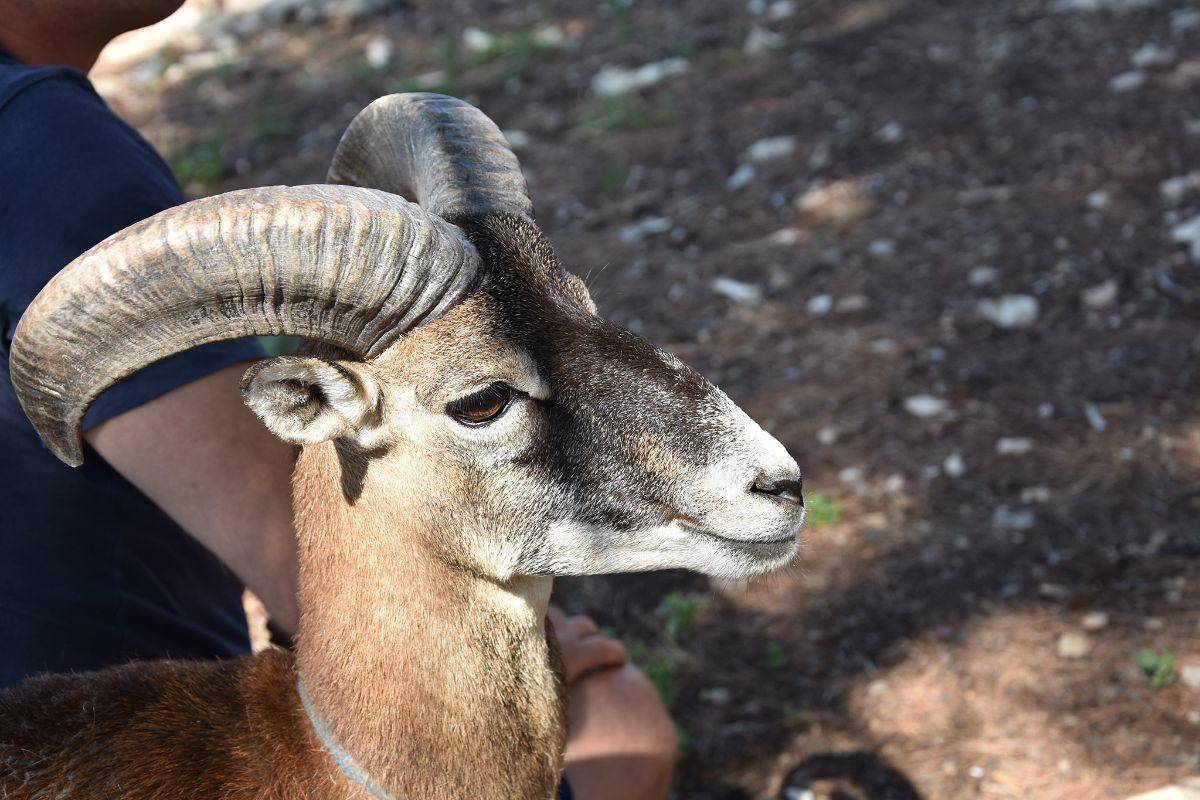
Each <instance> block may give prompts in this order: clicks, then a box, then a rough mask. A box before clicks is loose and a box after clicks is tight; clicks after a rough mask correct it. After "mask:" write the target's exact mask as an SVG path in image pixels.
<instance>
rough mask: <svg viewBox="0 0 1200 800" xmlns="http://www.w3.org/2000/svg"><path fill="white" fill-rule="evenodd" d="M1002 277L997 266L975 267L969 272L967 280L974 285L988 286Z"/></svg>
mask: <svg viewBox="0 0 1200 800" xmlns="http://www.w3.org/2000/svg"><path fill="white" fill-rule="evenodd" d="M999 277H1000V270H998V269H996V268H995V267H975V269H973V270H971V271H970V273H968V274H967V281H968V282H969V283H970V284H971V285H972V286H987V285H988V284H989V283H995V282H996V279H997V278H999Z"/></svg>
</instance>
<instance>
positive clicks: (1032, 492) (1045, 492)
mask: <svg viewBox="0 0 1200 800" xmlns="http://www.w3.org/2000/svg"><path fill="white" fill-rule="evenodd" d="M1021 502H1022V503H1031V504H1032V503H1048V502H1050V490H1049V489H1047V488H1046V487H1045V486H1026V487H1025V488H1024V489H1022V490H1021Z"/></svg>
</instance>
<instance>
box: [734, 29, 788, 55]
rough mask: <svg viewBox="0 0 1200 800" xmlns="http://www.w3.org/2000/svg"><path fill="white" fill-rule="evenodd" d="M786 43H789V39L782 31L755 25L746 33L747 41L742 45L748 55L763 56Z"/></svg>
mask: <svg viewBox="0 0 1200 800" xmlns="http://www.w3.org/2000/svg"><path fill="white" fill-rule="evenodd" d="M785 44H787V39H786V38H784V36H783V34H782V33H776V32H775V31H772V30H768V29H766V28H761V27H759V26H758V25H755V26H754V27H753V28H751V29H750V32H749V33H748V34H746V42H745V43H744V44H743V45H742V50H743V51H744V52H745V53H746V55H748V56H761V55H762V54H763V53H769V52H771V51H772V50H778V49H780V48H781V47H783V46H784V45H785Z"/></svg>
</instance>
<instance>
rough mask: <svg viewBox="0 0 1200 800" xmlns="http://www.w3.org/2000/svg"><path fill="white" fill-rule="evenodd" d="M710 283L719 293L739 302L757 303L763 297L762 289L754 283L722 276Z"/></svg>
mask: <svg viewBox="0 0 1200 800" xmlns="http://www.w3.org/2000/svg"><path fill="white" fill-rule="evenodd" d="M710 285H711V286H712V290H713V291H714V292H716V293H717V294H720V295H724V296H725V297H728V298H729V299H730V300H734V301H736V302H738V303H745V304H747V305H757V304H758V303H761V302H762V299H763V292H762V289H760V288H759V287H757V286H755V285H754V284H752V283H746V282H744V281H738V280H734V279H733V278H725V277H720V278H714V279H713V282H712V283H711V284H710Z"/></svg>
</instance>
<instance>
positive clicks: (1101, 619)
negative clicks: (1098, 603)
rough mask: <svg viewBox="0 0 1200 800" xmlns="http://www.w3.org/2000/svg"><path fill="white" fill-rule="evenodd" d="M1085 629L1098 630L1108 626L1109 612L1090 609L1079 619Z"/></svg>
mask: <svg viewBox="0 0 1200 800" xmlns="http://www.w3.org/2000/svg"><path fill="white" fill-rule="evenodd" d="M1079 624H1080V625H1082V626H1083V629H1084V630H1085V631H1098V630H1101V629H1103V628H1107V627H1108V614H1106V613H1105V612H1103V611H1089V612H1088V613H1086V614H1084V615H1083V619H1082V620H1080V621H1079Z"/></svg>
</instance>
